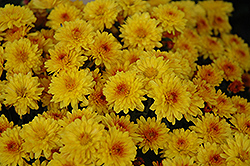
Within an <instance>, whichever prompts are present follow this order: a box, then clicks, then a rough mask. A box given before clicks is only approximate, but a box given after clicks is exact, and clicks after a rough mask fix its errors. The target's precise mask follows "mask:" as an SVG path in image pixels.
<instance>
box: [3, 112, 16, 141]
mask: <svg viewBox="0 0 250 166" xmlns="http://www.w3.org/2000/svg"><path fill="white" fill-rule="evenodd" d="M13 125H14V123H13V122H9V121H8V119H7V118H6V117H5V116H4V114H2V115H1V117H0V137H1V135H2V133H3V132H4V131H6V130H7V128H11V129H12V128H13Z"/></svg>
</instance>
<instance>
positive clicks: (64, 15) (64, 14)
mask: <svg viewBox="0 0 250 166" xmlns="http://www.w3.org/2000/svg"><path fill="white" fill-rule="evenodd" d="M61 18H62V19H63V20H64V21H70V17H69V15H68V13H63V14H62V15H61Z"/></svg>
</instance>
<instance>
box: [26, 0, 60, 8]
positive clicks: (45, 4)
mask: <svg viewBox="0 0 250 166" xmlns="http://www.w3.org/2000/svg"><path fill="white" fill-rule="evenodd" d="M62 2H65V0H31V1H30V2H29V3H31V4H29V5H31V7H32V8H34V9H52V8H54V7H56V6H57V5H58V4H60V3H62Z"/></svg>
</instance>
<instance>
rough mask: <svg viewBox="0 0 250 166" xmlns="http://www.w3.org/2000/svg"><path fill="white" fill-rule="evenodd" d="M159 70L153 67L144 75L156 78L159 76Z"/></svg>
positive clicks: (147, 69)
mask: <svg viewBox="0 0 250 166" xmlns="http://www.w3.org/2000/svg"><path fill="white" fill-rule="evenodd" d="M158 73H159V72H158V70H157V69H155V68H153V67H148V68H146V70H145V71H144V72H143V75H144V76H145V77H148V78H152V77H153V78H154V77H155V76H157V74H158Z"/></svg>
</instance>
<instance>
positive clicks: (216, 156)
mask: <svg viewBox="0 0 250 166" xmlns="http://www.w3.org/2000/svg"><path fill="white" fill-rule="evenodd" d="M209 160H210V163H211V164H220V163H222V160H223V158H222V157H221V156H220V154H214V155H211V156H209Z"/></svg>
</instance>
